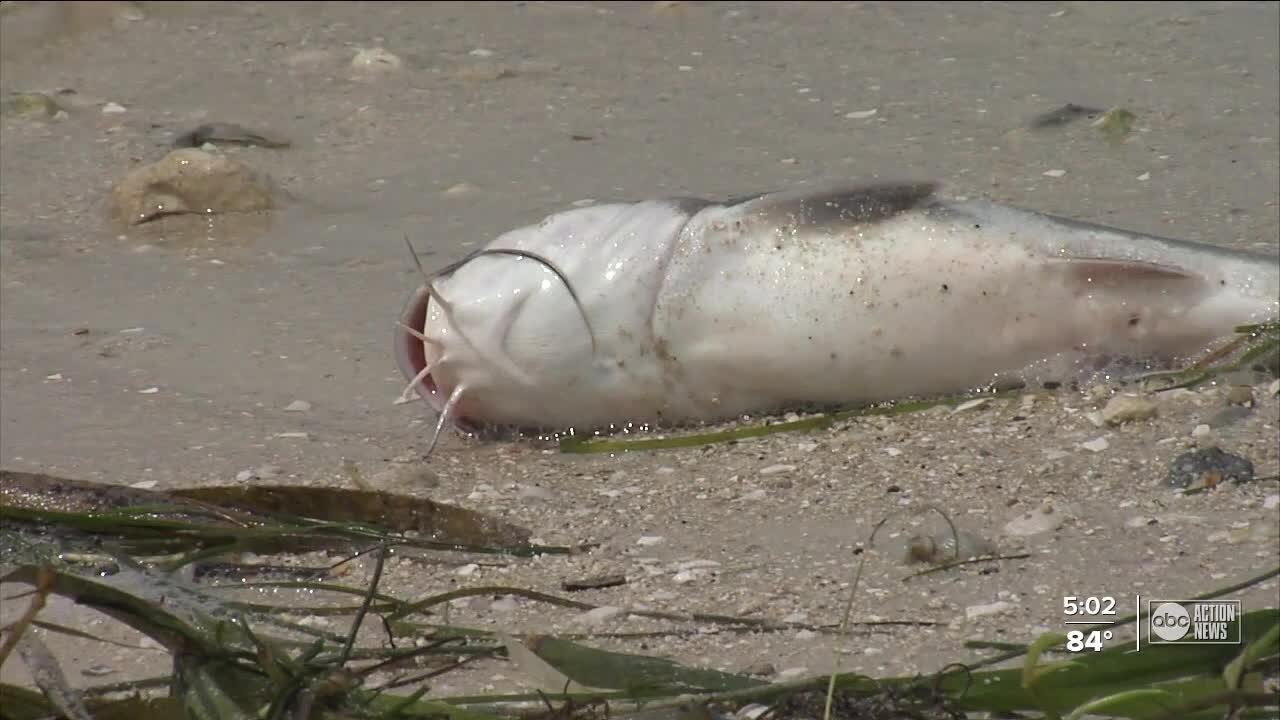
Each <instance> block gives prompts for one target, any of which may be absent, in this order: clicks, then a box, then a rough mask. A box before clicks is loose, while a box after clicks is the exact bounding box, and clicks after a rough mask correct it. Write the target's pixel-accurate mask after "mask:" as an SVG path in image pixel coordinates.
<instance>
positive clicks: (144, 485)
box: [129, 480, 157, 490]
mask: <svg viewBox="0 0 1280 720" xmlns="http://www.w3.org/2000/svg"><path fill="white" fill-rule="evenodd" d="M156 482H157V481H155V480H139V481H138V482H136V483H133V484H132V485H130V486H129V487H131V488H137V489H139V490H150V489H151V488H153V487H155V486H156Z"/></svg>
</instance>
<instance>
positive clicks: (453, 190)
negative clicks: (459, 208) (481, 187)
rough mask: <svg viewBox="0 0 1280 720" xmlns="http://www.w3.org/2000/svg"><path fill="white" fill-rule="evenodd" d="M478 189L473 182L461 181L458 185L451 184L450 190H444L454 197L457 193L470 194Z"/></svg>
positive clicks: (446, 193)
mask: <svg viewBox="0 0 1280 720" xmlns="http://www.w3.org/2000/svg"><path fill="white" fill-rule="evenodd" d="M476 190H477V188H476V186H475V185H472V184H471V183H466V182H460V183H458V184H456V185H452V186H450V187H449V189H448V190H445V191H444V194H445V195H448V196H450V197H453V196H457V195H468V194H470V193H473V192H475V191H476Z"/></svg>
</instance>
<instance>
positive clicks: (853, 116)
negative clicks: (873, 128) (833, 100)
mask: <svg viewBox="0 0 1280 720" xmlns="http://www.w3.org/2000/svg"><path fill="white" fill-rule="evenodd" d="M879 111H880V110H879V108H871V109H870V110H854V111H853V112H848V113H845V114H844V116H845V117H846V118H848V119H850V120H866V119H867V118H869V117H875V114H876V113H877V112H879Z"/></svg>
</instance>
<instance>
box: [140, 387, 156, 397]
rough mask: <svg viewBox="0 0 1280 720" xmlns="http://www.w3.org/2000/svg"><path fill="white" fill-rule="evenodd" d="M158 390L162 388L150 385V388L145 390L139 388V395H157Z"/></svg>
mask: <svg viewBox="0 0 1280 720" xmlns="http://www.w3.org/2000/svg"><path fill="white" fill-rule="evenodd" d="M158 392H160V388H158V387H149V388H147V389H145V390H139V391H138V394H139V395H155V394H156V393H158Z"/></svg>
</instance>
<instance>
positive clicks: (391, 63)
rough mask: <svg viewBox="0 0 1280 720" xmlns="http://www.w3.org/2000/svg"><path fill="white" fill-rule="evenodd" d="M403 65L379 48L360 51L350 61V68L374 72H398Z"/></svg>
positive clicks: (393, 56) (395, 57)
mask: <svg viewBox="0 0 1280 720" xmlns="http://www.w3.org/2000/svg"><path fill="white" fill-rule="evenodd" d="M403 64H404V63H403V62H401V60H400V58H399V57H397V56H395V55H394V54H392V53H390V52H388V51H387V50H386V49H384V48H380V47H377V48H366V49H364V50H360V51H358V52H357V53H356V56H355V57H354V58H352V59H351V67H353V68H355V69H357V70H368V71H374V72H386V71H391V70H399V69H400V67H401V66H402V65H403Z"/></svg>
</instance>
